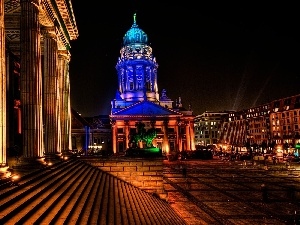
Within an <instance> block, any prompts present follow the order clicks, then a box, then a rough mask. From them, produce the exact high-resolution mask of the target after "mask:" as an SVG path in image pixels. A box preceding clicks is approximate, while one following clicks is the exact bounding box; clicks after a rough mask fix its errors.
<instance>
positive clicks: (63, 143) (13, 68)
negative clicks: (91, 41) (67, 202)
mask: <svg viewBox="0 0 300 225" xmlns="http://www.w3.org/2000/svg"><path fill="white" fill-rule="evenodd" d="M77 37H78V30H77V25H76V21H75V16H74V14H73V9H72V3H71V1H70V0H68V1H60V0H54V1H52V0H51V1H50V0H45V1H40V0H22V1H11V0H3V1H1V3H0V46H1V47H0V54H1V57H0V58H1V63H0V73H1V82H0V85H1V93H0V133H1V135H0V136H1V140H0V164H1V165H6V164H7V156H8V154H9V153H10V152H9V151H10V149H12V148H14V147H15V146H17V147H18V149H19V152H18V154H19V155H20V156H21V159H22V160H21V161H22V162H24V163H25V162H28V163H33V162H36V161H37V160H38V159H40V158H47V159H50V158H52V157H55V156H56V154H58V153H61V152H62V151H63V150H70V148H71V108H70V82H69V62H70V56H71V54H70V51H69V50H70V46H71V45H70V42H71V40H76V39H77Z"/></svg>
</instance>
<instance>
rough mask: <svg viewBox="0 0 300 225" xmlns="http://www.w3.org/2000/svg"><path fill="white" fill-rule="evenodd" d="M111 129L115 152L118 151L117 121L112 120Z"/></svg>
mask: <svg viewBox="0 0 300 225" xmlns="http://www.w3.org/2000/svg"><path fill="white" fill-rule="evenodd" d="M111 129H112V132H111V133H112V148H113V153H114V154H116V153H117V131H116V129H117V128H116V122H115V121H112V122H111Z"/></svg>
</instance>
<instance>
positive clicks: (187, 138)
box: [185, 121, 191, 150]
mask: <svg viewBox="0 0 300 225" xmlns="http://www.w3.org/2000/svg"><path fill="white" fill-rule="evenodd" d="M185 139H186V149H187V150H191V142H190V141H191V135H190V125H189V122H188V121H186V123H185Z"/></svg>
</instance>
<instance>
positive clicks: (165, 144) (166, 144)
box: [162, 120, 170, 154]
mask: <svg viewBox="0 0 300 225" xmlns="http://www.w3.org/2000/svg"><path fill="white" fill-rule="evenodd" d="M168 123H169V121H168V120H165V121H164V122H163V124H164V127H163V131H164V138H163V146H162V151H163V152H166V153H167V154H168V153H170V146H169V138H168Z"/></svg>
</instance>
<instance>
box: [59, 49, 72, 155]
mask: <svg viewBox="0 0 300 225" xmlns="http://www.w3.org/2000/svg"><path fill="white" fill-rule="evenodd" d="M69 62H70V54H69V52H68V51H67V50H60V51H58V80H59V93H60V104H59V112H60V124H61V125H60V127H61V150H62V151H69V150H72V142H71V131H72V130H71V118H72V115H71V104H70V78H69Z"/></svg>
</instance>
